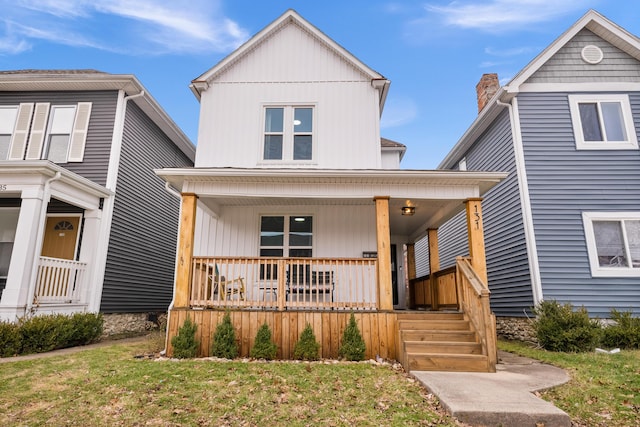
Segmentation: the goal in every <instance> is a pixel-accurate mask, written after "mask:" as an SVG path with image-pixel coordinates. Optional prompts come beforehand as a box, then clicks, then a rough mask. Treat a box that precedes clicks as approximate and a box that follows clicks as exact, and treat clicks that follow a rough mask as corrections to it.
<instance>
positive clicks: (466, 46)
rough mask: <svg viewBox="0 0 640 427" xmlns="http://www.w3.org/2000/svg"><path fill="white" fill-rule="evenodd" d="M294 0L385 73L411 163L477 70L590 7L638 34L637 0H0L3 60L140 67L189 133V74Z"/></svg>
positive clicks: (439, 138) (471, 89)
mask: <svg viewBox="0 0 640 427" xmlns="http://www.w3.org/2000/svg"><path fill="white" fill-rule="evenodd" d="M289 8H293V9H295V10H296V11H297V12H298V13H300V14H301V15H302V16H303V17H304V18H305V19H307V20H308V21H309V22H311V23H312V24H314V25H315V26H316V27H318V28H319V29H320V30H322V31H323V32H324V33H325V34H327V35H328V36H329V37H331V38H332V39H334V40H335V41H336V42H338V43H339V44H341V45H342V46H343V47H345V48H346V49H347V50H349V51H350V52H351V53H352V54H354V55H355V56H356V57H358V58H359V59H360V60H362V61H363V62H364V63H366V64H367V65H369V66H370V67H371V68H373V69H375V70H376V71H378V72H379V73H381V74H382V75H384V76H385V77H387V78H388V79H390V80H391V90H390V93H389V97H388V98H387V103H386V106H385V111H384V114H383V117H382V130H381V133H382V136H384V137H387V138H390V139H393V140H396V141H399V142H402V143H403V144H405V145H407V154H406V156H405V158H404V160H403V162H402V167H403V168H407V169H434V168H435V167H436V166H437V165H438V164H439V162H440V161H441V160H442V159H443V158H444V156H445V155H446V153H447V152H448V151H449V150H450V149H451V147H452V146H453V145H454V144H455V143H456V141H457V140H458V139H459V137H460V136H461V135H462V134H463V133H464V131H465V130H466V129H467V128H468V126H469V125H470V124H471V123H472V121H473V120H474V119H475V117H476V115H477V104H476V94H475V85H476V83H477V82H478V80H479V79H480V77H481V75H482V74H483V73H491V72H497V73H498V75H499V77H500V80H501V82H502V83H503V84H504V83H506V82H508V80H509V79H510V78H511V77H513V76H514V75H515V74H516V73H517V72H518V71H519V70H520V69H522V68H523V67H524V66H525V65H526V64H527V63H529V61H531V60H532V59H533V58H534V57H535V56H536V55H537V54H538V53H540V51H542V50H543V49H544V48H545V47H546V46H547V45H548V44H550V43H551V42H552V41H553V40H555V39H556V38H557V37H558V36H559V35H560V34H562V33H563V32H564V31H565V30H566V29H567V28H569V26H570V25H572V24H573V23H574V22H575V21H577V20H578V19H579V18H580V17H581V16H582V15H583V14H584V13H586V11H587V10H588V9H595V10H597V11H598V12H600V13H602V14H603V15H604V16H606V17H607V18H609V19H611V20H612V21H614V22H615V23H617V24H618V25H620V26H621V27H623V28H625V29H626V30H627V31H629V32H631V33H632V34H635V35H640V2H638V1H636V0H555V1H553V0H482V1H481V0H456V1H451V0H444V1H442V0H421V1H420V0H418V1H412V0H409V1H392V0H389V1H376V0H366V1H363V0H342V1H333V0H325V1H314V0H304V1H303V0H297V1H296V0H289V1H281V0H268V1H267V0H188V1H184V0H172V1H168V0H165V1H161V0H0V10H1V11H2V12H1V13H0V69H2V70H17V69H26V68H35V69H79V68H92V69H97V70H100V71H105V72H109V73H115V74H135V75H136V76H137V77H138V79H139V80H140V81H141V82H142V84H143V85H144V86H145V87H146V88H147V89H148V90H149V92H150V93H151V94H152V96H153V97H154V98H156V100H157V101H158V102H159V103H160V104H161V105H162V107H163V108H164V109H165V110H166V111H167V113H168V114H169V115H170V116H171V117H172V118H173V119H174V120H175V122H176V123H177V124H178V125H179V126H180V127H181V128H182V129H183V130H184V132H185V133H186V134H187V136H189V137H190V138H191V140H192V141H193V142H194V143H196V141H197V130H198V114H199V104H198V102H197V100H196V98H195V97H194V96H193V94H192V93H191V91H190V90H189V88H188V86H189V83H190V82H191V80H193V79H194V78H196V77H197V76H199V75H200V74H202V73H203V72H205V71H206V70H208V69H209V68H211V67H212V66H213V65H215V64H216V63H217V62H218V61H219V60H220V59H222V58H223V57H224V56H226V55H227V54H228V53H230V52H231V51H232V50H233V49H234V48H235V47H237V46H238V45H239V44H241V43H242V42H244V41H246V40H247V39H248V38H249V37H251V36H252V35H253V34H255V33H256V32H258V31H260V30H261V29H262V28H263V27H264V26H266V25H268V24H269V23H270V22H271V21H273V20H274V19H276V18H277V17H278V16H280V15H281V14H282V13H283V12H284V11H285V10H287V9H289Z"/></svg>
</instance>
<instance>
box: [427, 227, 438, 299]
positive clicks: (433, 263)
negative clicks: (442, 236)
mask: <svg viewBox="0 0 640 427" xmlns="http://www.w3.org/2000/svg"><path fill="white" fill-rule="evenodd" d="M427 233H428V239H429V277H430V278H431V280H429V287H430V288H431V289H430V291H431V292H430V295H431V309H432V310H438V309H439V308H440V304H439V301H440V293H439V292H438V291H439V290H438V279H437V277H436V275H435V274H434V273H436V272H437V271H439V270H440V254H439V252H438V229H437V228H430V229H428V230H427Z"/></svg>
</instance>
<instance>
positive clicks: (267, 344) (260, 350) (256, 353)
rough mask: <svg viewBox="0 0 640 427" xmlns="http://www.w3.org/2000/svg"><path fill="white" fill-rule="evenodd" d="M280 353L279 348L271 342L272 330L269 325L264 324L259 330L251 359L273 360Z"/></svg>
mask: <svg viewBox="0 0 640 427" xmlns="http://www.w3.org/2000/svg"><path fill="white" fill-rule="evenodd" d="M277 353H278V346H277V345H276V343H274V342H273V341H272V340H271V330H270V329H269V325H267V324H266V323H264V324H263V325H262V326H260V329H258V333H257V334H256V341H255V344H254V345H253V348H252V349H251V357H253V358H254V359H266V360H273V359H275V358H276V354H277Z"/></svg>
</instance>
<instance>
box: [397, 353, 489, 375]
mask: <svg viewBox="0 0 640 427" xmlns="http://www.w3.org/2000/svg"><path fill="white" fill-rule="evenodd" d="M406 362H407V366H408V370H410V371H449V372H487V370H488V364H489V360H488V358H487V356H485V355H482V354H456V353H408V354H407V355H406Z"/></svg>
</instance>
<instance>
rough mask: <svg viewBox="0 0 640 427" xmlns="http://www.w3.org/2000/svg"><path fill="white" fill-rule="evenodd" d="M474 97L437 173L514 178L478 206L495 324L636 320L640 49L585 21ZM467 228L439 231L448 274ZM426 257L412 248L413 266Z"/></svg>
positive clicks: (422, 247)
mask: <svg viewBox="0 0 640 427" xmlns="http://www.w3.org/2000/svg"><path fill="white" fill-rule="evenodd" d="M477 91H478V108H479V114H478V117H477V119H476V120H475V121H474V122H473V123H472V125H471V126H470V127H469V129H468V130H467V131H466V133H465V134H464V135H463V136H462V138H461V139H460V140H459V141H458V142H457V144H456V145H455V146H454V148H453V149H452V150H451V151H450V152H449V154H448V155H447V156H446V157H445V159H444V160H443V161H442V162H441V164H440V165H439V169H447V170H456V169H466V170H469V171H495V170H500V171H504V172H508V173H509V176H508V178H507V179H505V180H504V181H502V182H501V183H500V184H499V185H497V186H496V187H494V188H493V189H491V190H490V191H489V192H488V193H487V194H486V195H485V199H484V202H483V205H484V212H485V216H486V221H485V243H486V250H487V270H488V280H489V288H490V290H491V306H492V309H493V310H494V312H495V313H496V315H497V316H502V317H522V316H525V315H526V314H527V313H528V312H529V311H530V308H531V307H532V306H534V305H535V304H536V303H538V302H540V301H541V300H550V299H554V300H558V301H560V302H570V303H572V304H573V305H574V306H585V307H586V308H587V309H588V310H589V313H590V314H591V315H593V316H599V317H607V316H608V314H609V312H610V310H611V308H616V309H619V310H631V311H632V312H633V313H634V314H635V315H640V150H639V148H638V135H640V39H638V38H637V37H636V36H634V35H632V34H630V33H628V32H627V31H625V30H624V29H622V28H620V27H619V26H617V25H616V24H614V23H613V22H611V21H609V20H608V19H607V18H605V17H603V16H602V15H600V14H599V13H597V12H595V11H589V12H587V13H586V14H585V15H584V16H583V17H582V18H581V19H580V20H578V21H577V22H576V23H575V24H574V25H573V26H572V27H570V28H569V29H568V30H567V31H566V32H565V33H564V34H562V35H561V36H560V37H559V38H558V39H556V40H555V41H554V42H553V43H552V44H551V45H550V46H548V47H547V48H546V49H545V50H544V51H543V52H541V53H540V54H539V55H538V56H537V57H536V58H535V59H534V60H533V61H531V62H530V63H529V64H528V65H527V66H526V67H525V68H524V69H522V70H521V71H520V72H519V73H518V74H517V75H516V76H515V77H514V78H513V79H511V81H509V82H508V83H507V84H506V85H504V86H500V84H499V82H498V76H497V75H496V74H486V75H484V76H483V77H482V79H481V81H480V83H478V86H477ZM463 221H464V218H462V217H461V216H460V217H456V218H453V219H452V220H450V221H449V222H448V223H447V224H445V225H443V226H442V227H440V228H439V230H438V234H439V238H438V240H439V241H440V242H443V244H442V245H441V248H440V257H441V265H442V266H443V267H446V266H447V265H452V264H453V262H454V260H453V254H459V253H460V250H461V249H463V248H465V246H466V238H465V237H464V236H465V234H464V228H463V227H462V226H463ZM452 237H456V238H455V239H453V240H452ZM427 251H428V245H427V243H426V242H425V241H421V242H418V243H417V244H416V257H417V263H418V265H419V266H425V265H428V263H427V262H426V261H425V260H426V259H428V253H427ZM421 273H423V274H424V273H428V271H426V269H425V268H424V267H422V271H421Z"/></svg>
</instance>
